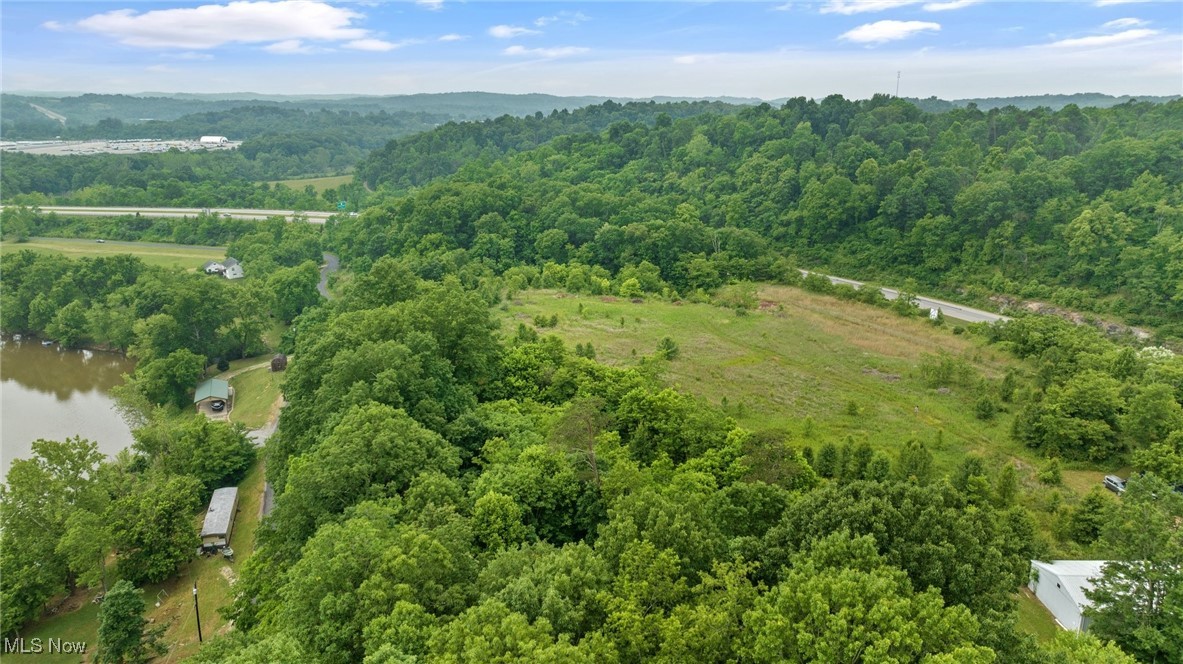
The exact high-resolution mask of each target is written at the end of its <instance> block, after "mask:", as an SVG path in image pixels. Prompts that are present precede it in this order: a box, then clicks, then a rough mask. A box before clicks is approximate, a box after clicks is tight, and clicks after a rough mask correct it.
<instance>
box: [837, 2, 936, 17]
mask: <svg viewBox="0 0 1183 664" xmlns="http://www.w3.org/2000/svg"><path fill="white" fill-rule="evenodd" d="M919 1H920V0H829V2H827V3H826V5H825V6H824V7H822V9H821V12H822V13H823V14H842V15H844V16H850V15H851V14H862V13H865V12H881V11H886V10H888V9H895V8H897V7H906V6H908V5H914V4H916V3H917V2H919Z"/></svg>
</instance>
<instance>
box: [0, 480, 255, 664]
mask: <svg viewBox="0 0 1183 664" xmlns="http://www.w3.org/2000/svg"><path fill="white" fill-rule="evenodd" d="M238 495H239V498H238V516H237V517H236V519H235V522H234V533H233V534H232V535H231V539H230V544H231V546H232V547H233V548H234V558H235V560H234V561H232V562H231V561H226V560H224V559H223V558H222V557H221V556H210V557H199V558H194V559H193V560H190V561H189V562H188V563H186V564H184V565H182V566H181V568H180V570H179V571H178V573H177V574H176V576H174V577H173V578H171V579H169V580H168V581H165V582H164V583H158V584H152V585H149V586H145V587H144V603H145V605H146V606H147V611H146V613H145V617H146V618H147V619H149V620H151V621H152V624H153V625H167V629H166V630H165V632H164V637H163V640H164V642H165V643H166V644H167V645H168V653H167V654H166V655H165V657H164V658H163V659H162V660H160V661H169V662H176V661H181V660H183V659H185V658H186V657H190V656H192V655H194V654H195V653H196V652H197V650H198V648H199V644H198V641H197V618H196V614H195V612H194V610H193V582H194V581H196V582H197V587H198V601H199V602H200V608H201V630H202V635H203V636H204V638H206V639H209V638H211V637H213V636H214V635H215V634H221V633H225V632H226V631H228V630H229V629H230V625H229V623H228V622H227V621H226V619H225V618H223V617H222V616H221V614H219V613H218V609H219V608H220V607H222V606H225V605H227V604H229V603H230V601H231V599H232V594H231V587H232V585H233V583H234V582H236V581H237V579H238V569H239V567H240V566H241V565H242V563H243V562H244V561H245V560H246V559H247V558H248V557H250V555H251V554H253V553H254V550H255V531H256V530H257V529H258V527H259V507H260V504H261V501H262V495H263V460H262V458H260V459H258V460H256V461H255V464H254V465H253V466H252V467H251V469H250V470H249V471H247V474H246V476H245V477H244V478H243V480H242V482H240V483H239V485H238ZM204 518H205V510H204V508H203V509H202V510H201V512H200V513H199V514H197V515H195V516H194V524H195V527H196V528H198V529H200V527H201V523H202V520H203V519H204ZM109 580H110V581H111V582H112V583H113V582H114V581H115V580H116V579H114V578H111V579H109ZM97 592H98V591H97V590H91V591H86V592H81V591H80V592H78V593H76V594H75V595H73V596H71V597H70V598H69V599H68V601H67V602H66V603H64V604H63V606H62V610H61V611H59V612H58V613H57V614H55V615H53V616H51V617H49V618H46V619H44V620H40V621H37V622H35V623H33V624H32V625H30V626H29V627H28V628H27V629H26V630H25V631H24V632H23V633H22V634H21V636H23V637H25V643H26V644H31V643H32V639H33V638H41V639H42V640H43V642H45V640H47V639H49V638H51V637H52V638H60V639H62V640H65V641H85V642H86V643H87V646H88V649H87V654H88V659H87V660H86V661H92V660H93V657H94V653H95V648H96V647H97V644H98V624H99V623H98V614H99V606H98V605H97V604H93V603H91V599H93V597H94V595H95V594H96V593H97ZM158 601H159V602H160V605H159V606H156V603H157V602H158ZM3 659H4V663H5V664H8V662H9V661H12V662H15V663H17V664H20V663H21V662H28V663H30V664H32V663H34V662H36V663H38V664H39V663H41V662H53V663H57V662H61V663H62V664H66V663H70V664H74V663H76V662H78V661H79V660H80V659H81V658H80V657H79V656H78V655H65V654H62V655H49V654H40V655H32V654H30V655H10V654H5V655H4V658H3Z"/></svg>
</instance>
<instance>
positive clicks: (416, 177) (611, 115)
mask: <svg viewBox="0 0 1183 664" xmlns="http://www.w3.org/2000/svg"><path fill="white" fill-rule="evenodd" d="M736 110H737V108H736V107H735V106H732V105H729V104H723V103H720V102H705V101H702V102H679V103H665V104H656V103H654V102H649V103H640V102H630V103H627V104H623V105H622V104H618V103H616V102H613V101H606V102H604V103H603V104H601V105H597V106H587V107H584V108H581V109H578V110H575V111H570V112H569V111H567V110H566V109H564V110H562V111H558V110H556V111H552V112H551V113H550V114H549V115H543V114H542V113H541V112H539V113H536V114H534V115H533V116H530V117H526V118H514V117H511V116H508V115H503V116H501V117H499V118H497V119H495V120H485V121H484V122H460V123H457V122H450V123H448V124H447V125H445V126H443V127H440V128H438V129H436V130H435V131H431V132H425V133H421V134H416V135H414V136H409V137H407V138H405V139H401V140H399V139H395V140H392V141H390V142H389V143H387V144H386V146H385V147H384V148H383V149H381V150H377V151H374V152H372V153H370V155H369V156H368V157H367V158H366V159H365V160H364V161H362V162H361V163H360V164H358V167H357V176H358V178H360V179H361V180H362V181H364V182H365V184H366V186H368V187H370V188H378V187H380V186H386V187H389V188H392V189H395V190H405V189H408V188H410V187H415V186H420V185H423V184H426V183H428V182H430V181H432V180H435V179H437V178H441V177H444V176H447V175H451V174H452V173H455V172H456V171H457V170H459V168H460V167H461V166H463V165H464V164H466V163H469V162H471V161H475V160H478V159H479V160H484V161H495V160H497V159H499V158H501V157H503V156H505V155H506V154H509V153H512V152H522V151H526V150H532V149H534V148H536V147H538V146H540V145H542V144H543V143H546V142H547V141H550V140H551V139H553V138H555V137H557V136H562V135H566V134H581V133H585V132H593V133H599V132H601V131H603V130H604V129H607V128H608V126H609V125H610V124H612V123H615V122H621V121H624V122H631V123H643V124H646V125H652V124H653V123H654V122H656V121H657V116H658V115H659V114H662V115H664V116H666V117H671V118H683V117H690V116H693V115H699V114H702V113H719V114H725V113H734V112H735V111H736Z"/></svg>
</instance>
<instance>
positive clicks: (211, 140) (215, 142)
mask: <svg viewBox="0 0 1183 664" xmlns="http://www.w3.org/2000/svg"><path fill="white" fill-rule="evenodd" d="M229 142H230V139H228V138H226V137H225V136H202V137H201V140H199V141H198V143H201V144H202V145H203V146H222V145H225V144H227V143H229Z"/></svg>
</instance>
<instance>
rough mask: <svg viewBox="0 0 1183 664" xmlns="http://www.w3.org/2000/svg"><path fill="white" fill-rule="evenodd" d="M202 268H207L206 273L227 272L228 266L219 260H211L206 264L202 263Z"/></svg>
mask: <svg viewBox="0 0 1183 664" xmlns="http://www.w3.org/2000/svg"><path fill="white" fill-rule="evenodd" d="M201 269H202V270H205V273H206V274H223V273H224V272H226V266H225V265H222V264H221V263H219V262H218V261H209V262H207V263H206V264H205V265H202V266H201Z"/></svg>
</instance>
